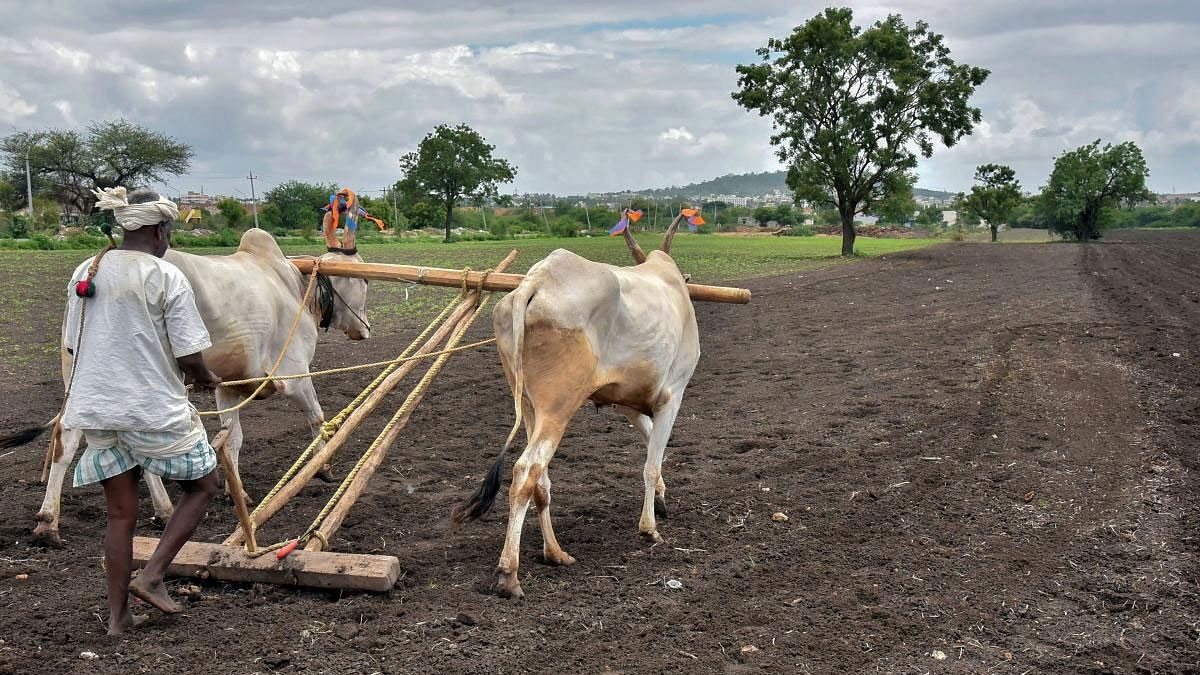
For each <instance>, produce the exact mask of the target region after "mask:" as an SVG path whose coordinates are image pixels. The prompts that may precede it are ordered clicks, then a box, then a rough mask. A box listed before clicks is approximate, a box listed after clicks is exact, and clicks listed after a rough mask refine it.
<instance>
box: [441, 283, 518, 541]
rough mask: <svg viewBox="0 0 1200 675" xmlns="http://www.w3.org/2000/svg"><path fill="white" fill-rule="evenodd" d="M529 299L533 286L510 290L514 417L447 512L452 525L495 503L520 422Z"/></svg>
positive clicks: (474, 518) (479, 512) (477, 516)
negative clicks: (483, 468)
mask: <svg viewBox="0 0 1200 675" xmlns="http://www.w3.org/2000/svg"><path fill="white" fill-rule="evenodd" d="M532 299H533V289H532V288H529V287H526V286H525V285H522V286H520V287H518V288H517V290H515V291H513V294H512V303H513V309H512V332H513V334H512V338H513V356H512V363H510V364H509V365H510V367H511V368H512V376H513V383H512V395H513V406H514V408H515V409H516V420H515V421H514V422H513V426H512V431H509V432H508V440H506V441H504V448H503V449H502V450H501V451H500V455H499V456H498V457H496V462H495V463H494V464H492V468H491V469H490V470H489V471H488V473H487V476H484V478H483V482H481V483H480V484H479V487H478V488H476V490H475V492H474V493H472V494H471V496H470V497H468V498H467V500H466V501H464V502H463V503H461V504H459V505H458V506H455V507H454V510H453V511H452V512H451V513H450V520H451V522H453V523H454V525H456V526H457V525H461V524H463V523H464V522H466V521H468V520H477V519H479V518H480V517H482V516H483V515H484V514H486V513H487V512H488V511H491V510H492V505H493V504H495V503H496V494H497V493H498V492H500V472H501V471H502V470H503V468H504V460H505V459H506V458H507V457H508V450H509V448H511V447H512V444H513V441H514V440H515V439H516V437H517V432H518V431H520V429H521V423H522V422H524V415H523V414H522V413H523V407H524V406H523V405H522V402H523V401H524V399H525V363H524V360H523V358H522V355H523V354H524V349H525V308H526V307H528V306H529V301H530V300H532Z"/></svg>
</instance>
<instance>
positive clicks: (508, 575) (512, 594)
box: [492, 570, 525, 600]
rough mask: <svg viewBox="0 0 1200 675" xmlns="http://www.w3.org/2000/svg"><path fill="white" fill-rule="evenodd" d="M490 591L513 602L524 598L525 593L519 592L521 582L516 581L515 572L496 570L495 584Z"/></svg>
mask: <svg viewBox="0 0 1200 675" xmlns="http://www.w3.org/2000/svg"><path fill="white" fill-rule="evenodd" d="M492 591H494V592H495V593H496V595H498V596H500V597H502V598H510V599H513V600H520V599H521V598H523V597H525V591H523V590H521V582H519V581H517V573H516V572H504V571H502V570H497V571H496V583H495V584H493V585H492Z"/></svg>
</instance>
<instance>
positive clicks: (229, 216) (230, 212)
mask: <svg viewBox="0 0 1200 675" xmlns="http://www.w3.org/2000/svg"><path fill="white" fill-rule="evenodd" d="M217 209H218V210H219V211H220V212H221V217H222V218H224V219H225V226H226V227H232V228H233V229H235V230H237V229H241V226H242V223H243V222H245V220H246V217H247V214H246V207H245V206H243V205H242V203H241V202H239V201H238V200H236V199H234V198H233V197H225V198H224V199H222V200H220V201H218V202H217Z"/></svg>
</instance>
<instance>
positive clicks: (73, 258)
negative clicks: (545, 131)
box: [0, 234, 937, 354]
mask: <svg viewBox="0 0 1200 675" xmlns="http://www.w3.org/2000/svg"><path fill="white" fill-rule="evenodd" d="M638 239H639V242H640V244H641V246H642V248H644V249H645V250H647V251H649V250H650V249H651V248H657V247H658V245H659V244H660V243H661V241H662V237H661V235H644V236H639V238H638ZM933 243H937V242H936V240H929V239H871V238H866V237H860V238H859V239H858V241H857V245H858V250H859V251H860V253H861V254H862V255H865V256H879V255H887V254H889V253H895V252H898V251H904V250H908V249H912V248H918V247H922V246H928V245H930V244H933ZM840 247H841V239H840V238H836V237H729V236H718V235H706V236H690V235H686V234H684V235H680V236H679V237H678V238H676V240H675V243H674V246H673V251H672V253H673V254H674V257H675V259H676V261H677V262H678V263H679V266H680V268H681V269H682V270H683V271H684V272H687V273H689V274H691V275H692V280H693V281H695V282H696V283H719V282H726V281H732V280H737V279H748V278H752V277H761V276H770V275H774V274H784V273H787V272H794V271H799V270H807V269H813V268H816V267H822V266H826V265H834V264H839V263H841V262H842V258H840V257H839V256H838V253H839V251H840ZM513 248H516V249H519V250H520V251H521V256H520V257H519V258H518V259H517V262H516V264H515V265H514V266H513V267H512V268H511V271H513V272H524V271H526V270H527V269H529V266H530V265H532V264H534V263H535V262H537V261H538V260H541V259H542V258H544V257H545V256H546V255H547V254H548V253H550V251H553V250H554V249H556V248H566V249H569V250H571V251H574V252H576V253H578V254H580V255H582V256H584V257H586V258H589V259H591V260H598V261H601V262H609V263H614V264H619V265H628V264H631V263H632V259H631V258H630V255H629V250H628V249H627V248H626V247H625V243H624V242H623V241H622V240H621V239H619V238H572V239H550V238H532V239H516V240H507V241H477V242H458V243H454V244H443V243H441V242H438V241H433V240H428V239H426V240H413V241H405V242H397V243H387V244H364V245H362V246H361V247H360V252H361V254H362V257H363V259H364V260H366V261H368V262H386V263H403V264H411V265H427V266H430V267H451V268H461V267H464V266H470V267H472V268H473V269H486V268H488V267H490V266H492V265H494V264H496V263H497V262H499V261H500V259H501V258H503V257H504V256H505V255H506V254H507V253H508V251H510V250H512V249H513ZM186 250H188V252H191V253H201V254H220V253H229V252H230V249H186ZM284 251H285V253H288V254H299V253H310V254H315V253H321V252H323V248H322V247H321V246H320V245H318V244H310V245H304V246H294V245H287V246H285V248H284ZM92 253H93V252H91V251H79V250H75V251H3V252H0V279H3V280H4V283H3V284H0V308H3V309H4V312H5V314H6V319H7V320H8V321H12V322H13V325H17V326H34V325H45V324H47V323H53V324H54V326H53V329H52V330H49V331H45V330H42V331H38V335H37V338H36V340H37V342H39V343H41V344H39V345H38V346H39V347H40V349H41V350H46V351H48V353H51V354H54V353H56V349H57V338H58V331H57V328H58V325H57V323H58V322H57V317H59V316H61V311H62V302H63V301H64V300H65V298H66V284H67V278H68V276H69V275H70V273H71V271H72V270H73V269H74V267H75V266H76V265H78V264H79V263H80V262H82V261H83V260H84V259H86V258H88V257H90V256H91V255H92ZM35 287H50V288H61V289H62V291H61V293H58V292H54V293H50V294H49V295H50V297H49V298H46V293H45V292H41V293H39V292H35ZM452 293H453V291H451V290H448V289H437V288H431V287H423V286H420V287H419V286H414V285H412V284H403V283H382V282H377V283H373V284H371V295H370V300H369V307H368V309H369V316H370V320H371V322H372V324H373V326H374V328H375V332H376V334H377V335H378V334H383V333H387V332H390V331H393V330H399V329H405V328H409V327H412V326H416V325H418V324H423V322H424V321H427V320H428V319H429V318H431V316H432V314H433V313H435V312H436V310H437V309H439V308H440V307H441V306H442V305H443V304H444V303H445V302H446V300H447V299H448V298H449V297H450V295H451V294H452ZM46 300H49V302H51V303H54V305H53V306H52V307H48V306H46V304H45V303H46ZM47 316H51V317H54V319H55V320H54V321H49V322H47V320H46V317H47ZM0 339H2V338H0ZM2 346H4V345H2V344H0V347H2Z"/></svg>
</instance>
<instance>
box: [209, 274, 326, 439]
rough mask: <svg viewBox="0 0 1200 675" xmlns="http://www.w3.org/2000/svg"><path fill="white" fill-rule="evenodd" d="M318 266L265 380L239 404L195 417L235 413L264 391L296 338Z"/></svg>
mask: <svg viewBox="0 0 1200 675" xmlns="http://www.w3.org/2000/svg"><path fill="white" fill-rule="evenodd" d="M320 266H321V261H320V259H317V260H314V261H313V268H312V274H311V275H309V277H308V288H306V289H305V290H304V297H303V298H301V299H300V307H299V309H298V310H297V311H296V316H295V318H293V319H292V327H291V329H289V330H288V336H287V339H286V340H284V341H283V349H280V350H279V357H278V358H277V359H275V365H273V366H271V370H270V372H268V373H267V377H266V379H264V380H263V381H262V383H261V384H259V385H258V387H256V388H255V389H254V392H253V393H252V394H250V395H249V396H247V397H246V398H245V399H243V400H242V402H241V403H239V404H237V405H235V406H233V407H232V408H225V409H224V410H205V411H203V412H198V413H196V414H197V415H199V416H201V417H215V416H217V415H226V414H228V413H232V412H237V411H239V410H241V409H242V408H245V407H246V406H248V405H250V402H251V401H253V400H254V398H255V397H256V396H258V395H259V394H260V393H262V390H263V389H266V387H267V383H268V382H270V381H271V379H272V378H273V377H274V375H275V371H276V370H279V365H280V364H282V363H283V357H284V356H287V350H288V347H289V346H290V345H291V344H292V338H293V337H295V336H296V328H297V327H298V326H299V325H300V317H302V316H304V312H305V310H307V309H308V303H309V301H310V300H311V299H312V292H313V289H314V288H316V285H317V270H318V268H319V267H320Z"/></svg>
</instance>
